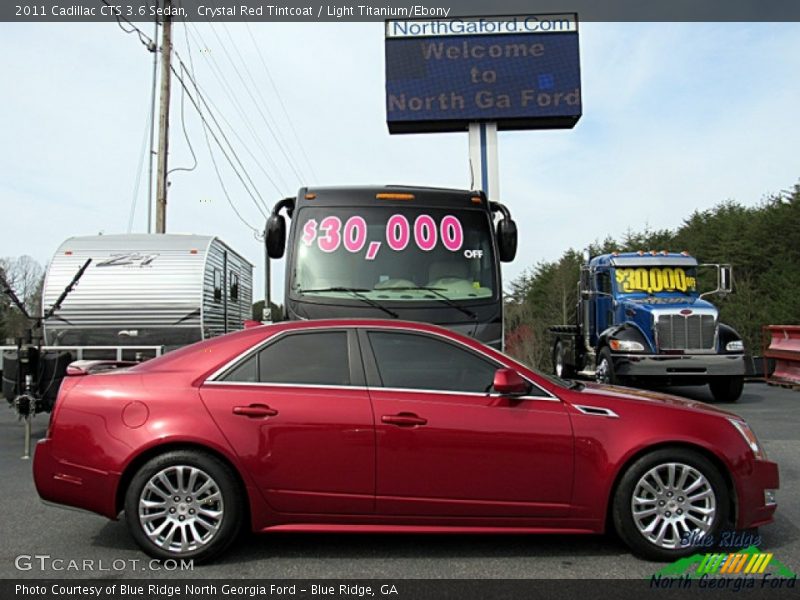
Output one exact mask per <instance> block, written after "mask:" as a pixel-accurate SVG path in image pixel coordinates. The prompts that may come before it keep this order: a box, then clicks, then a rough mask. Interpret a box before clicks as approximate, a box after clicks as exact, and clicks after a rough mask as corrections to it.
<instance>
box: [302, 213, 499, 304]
mask: <svg viewBox="0 0 800 600" xmlns="http://www.w3.org/2000/svg"><path fill="white" fill-rule="evenodd" d="M294 220H295V229H294V231H295V241H294V249H293V264H292V267H291V282H290V286H291V289H290V292H291V294H292V295H294V296H298V295H304V296H306V297H309V298H310V297H311V296H314V297H325V298H337V299H344V298H350V299H352V298H353V295H354V293H355V294H359V295H360V296H361V297H362V298H363V297H366V298H369V299H371V300H375V301H380V302H382V303H383V302H420V301H427V302H431V301H440V302H441V301H447V300H478V299H488V298H494V297H495V296H496V293H497V286H496V281H497V277H496V273H495V268H496V267H495V257H494V247H493V245H492V238H491V221H490V218H489V215H488V214H487V213H486V212H485V211H483V210H475V209H466V210H465V209H458V210H454V209H443V208H428V207H402V208H401V207H397V206H352V207H303V208H301V209H300V210H299V211H298V212H297V214H296V215H295V216H294Z"/></svg>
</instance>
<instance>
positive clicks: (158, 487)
mask: <svg viewBox="0 0 800 600" xmlns="http://www.w3.org/2000/svg"><path fill="white" fill-rule="evenodd" d="M224 514H225V513H224V505H223V502H222V493H221V492H220V488H219V485H218V484H217V482H216V481H214V479H212V477H211V476H210V475H209V474H208V473H206V472H205V471H203V470H201V469H198V468H197V467H193V466H188V465H185V466H184V465H173V466H169V467H167V468H165V469H162V470H161V471H159V472H158V473H156V474H155V475H153V477H151V478H150V479H149V480H148V482H147V483H146V484H145V486H144V488H143V489H142V493H141V495H140V496H139V524H140V525H141V527H142V531H144V533H145V535H146V536H147V537H148V538H149V539H150V541H151V542H153V543H154V544H155V545H156V546H158V547H159V548H162V549H164V550H166V551H168V552H171V553H175V554H182V553H186V552H192V551H195V550H198V549H200V548H203V547H204V546H207V545H208V544H209V542H211V540H212V539H214V536H215V535H216V534H217V532H218V531H219V528H220V525H221V524H222V519H223V516H224Z"/></svg>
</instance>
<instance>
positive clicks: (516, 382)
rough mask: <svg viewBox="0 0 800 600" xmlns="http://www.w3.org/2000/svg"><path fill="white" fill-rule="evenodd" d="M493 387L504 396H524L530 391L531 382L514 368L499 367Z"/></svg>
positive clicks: (495, 373)
mask: <svg viewBox="0 0 800 600" xmlns="http://www.w3.org/2000/svg"><path fill="white" fill-rule="evenodd" d="M492 388H493V389H494V391H495V392H497V393H498V394H502V395H504V396H524V395H525V394H527V393H529V392H530V389H531V384H530V383H528V382H527V381H525V380H524V379H523V378H522V375H520V374H519V373H517V372H516V371H515V370H514V369H497V371H495V372H494V382H493V383H492Z"/></svg>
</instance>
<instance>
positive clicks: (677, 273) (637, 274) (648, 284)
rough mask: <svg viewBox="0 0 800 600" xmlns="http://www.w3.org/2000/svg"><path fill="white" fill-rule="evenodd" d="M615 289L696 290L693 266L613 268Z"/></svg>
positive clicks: (623, 291)
mask: <svg viewBox="0 0 800 600" xmlns="http://www.w3.org/2000/svg"><path fill="white" fill-rule="evenodd" d="M614 275H615V277H616V280H617V291H618V293H620V294H636V293H645V294H658V293H659V292H683V293H685V294H694V293H695V292H696V291H697V269H696V268H695V267H689V268H685V267H669V266H658V267H626V268H617V269H615V270H614Z"/></svg>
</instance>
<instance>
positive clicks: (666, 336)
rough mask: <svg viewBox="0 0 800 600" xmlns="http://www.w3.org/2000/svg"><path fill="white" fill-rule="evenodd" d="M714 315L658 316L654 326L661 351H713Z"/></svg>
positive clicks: (715, 325)
mask: <svg viewBox="0 0 800 600" xmlns="http://www.w3.org/2000/svg"><path fill="white" fill-rule="evenodd" d="M716 329H717V323H716V318H715V317H714V315H703V314H693V315H660V316H659V317H658V322H657V324H656V330H657V333H658V347H659V348H660V349H661V350H705V351H711V350H714V349H715V348H714V342H715V339H714V338H715V333H716Z"/></svg>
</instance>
